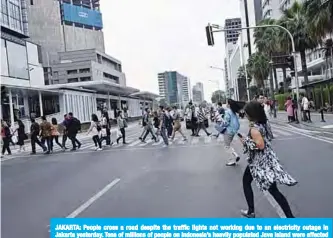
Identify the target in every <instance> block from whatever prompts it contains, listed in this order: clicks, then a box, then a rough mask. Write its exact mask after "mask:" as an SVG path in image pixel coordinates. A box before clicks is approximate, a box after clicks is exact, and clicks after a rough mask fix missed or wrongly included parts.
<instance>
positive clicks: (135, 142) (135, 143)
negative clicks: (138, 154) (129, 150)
mask: <svg viewBox="0 0 333 238" xmlns="http://www.w3.org/2000/svg"><path fill="white" fill-rule="evenodd" d="M141 142H142V141H141V140H137V141H134V142H133V143H132V144H129V145H128V146H135V145H137V144H140V143H141Z"/></svg>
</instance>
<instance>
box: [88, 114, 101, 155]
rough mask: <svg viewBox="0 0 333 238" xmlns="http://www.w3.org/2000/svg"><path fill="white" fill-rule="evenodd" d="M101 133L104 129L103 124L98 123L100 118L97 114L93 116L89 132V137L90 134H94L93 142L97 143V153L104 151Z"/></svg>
mask: <svg viewBox="0 0 333 238" xmlns="http://www.w3.org/2000/svg"><path fill="white" fill-rule="evenodd" d="M101 131H102V127H101V124H100V122H99V121H98V117H97V115H96V114H92V115H91V123H90V127H89V130H88V132H87V135H88V134H90V133H91V134H92V135H93V136H92V140H93V142H94V143H95V147H96V148H95V150H96V151H100V150H103V149H102V142H101V138H100V136H101Z"/></svg>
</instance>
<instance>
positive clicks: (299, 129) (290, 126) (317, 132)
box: [275, 124, 322, 134]
mask: <svg viewBox="0 0 333 238" xmlns="http://www.w3.org/2000/svg"><path fill="white" fill-rule="evenodd" d="M286 126H288V127H289V128H292V130H293V131H295V130H296V131H299V132H303V133H311V134H320V133H322V132H320V131H311V130H306V129H301V128H298V127H296V126H293V125H290V124H288V125H286ZM286 126H284V129H285V130H289V128H287V127H286ZM275 128H277V127H275Z"/></svg>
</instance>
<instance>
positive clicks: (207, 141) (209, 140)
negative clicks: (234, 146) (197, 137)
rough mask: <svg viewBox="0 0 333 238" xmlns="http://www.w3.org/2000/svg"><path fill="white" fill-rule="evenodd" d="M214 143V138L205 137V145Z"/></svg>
mask: <svg viewBox="0 0 333 238" xmlns="http://www.w3.org/2000/svg"><path fill="white" fill-rule="evenodd" d="M211 141H212V137H211V136H207V137H205V144H208V143H210V142H211Z"/></svg>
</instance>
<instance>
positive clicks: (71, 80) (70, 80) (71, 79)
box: [68, 78, 79, 83]
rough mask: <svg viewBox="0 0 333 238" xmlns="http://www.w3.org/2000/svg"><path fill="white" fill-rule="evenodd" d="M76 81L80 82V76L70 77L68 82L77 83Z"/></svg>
mask: <svg viewBox="0 0 333 238" xmlns="http://www.w3.org/2000/svg"><path fill="white" fill-rule="evenodd" d="M76 82H79V79H78V78H69V79H68V83H76Z"/></svg>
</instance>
